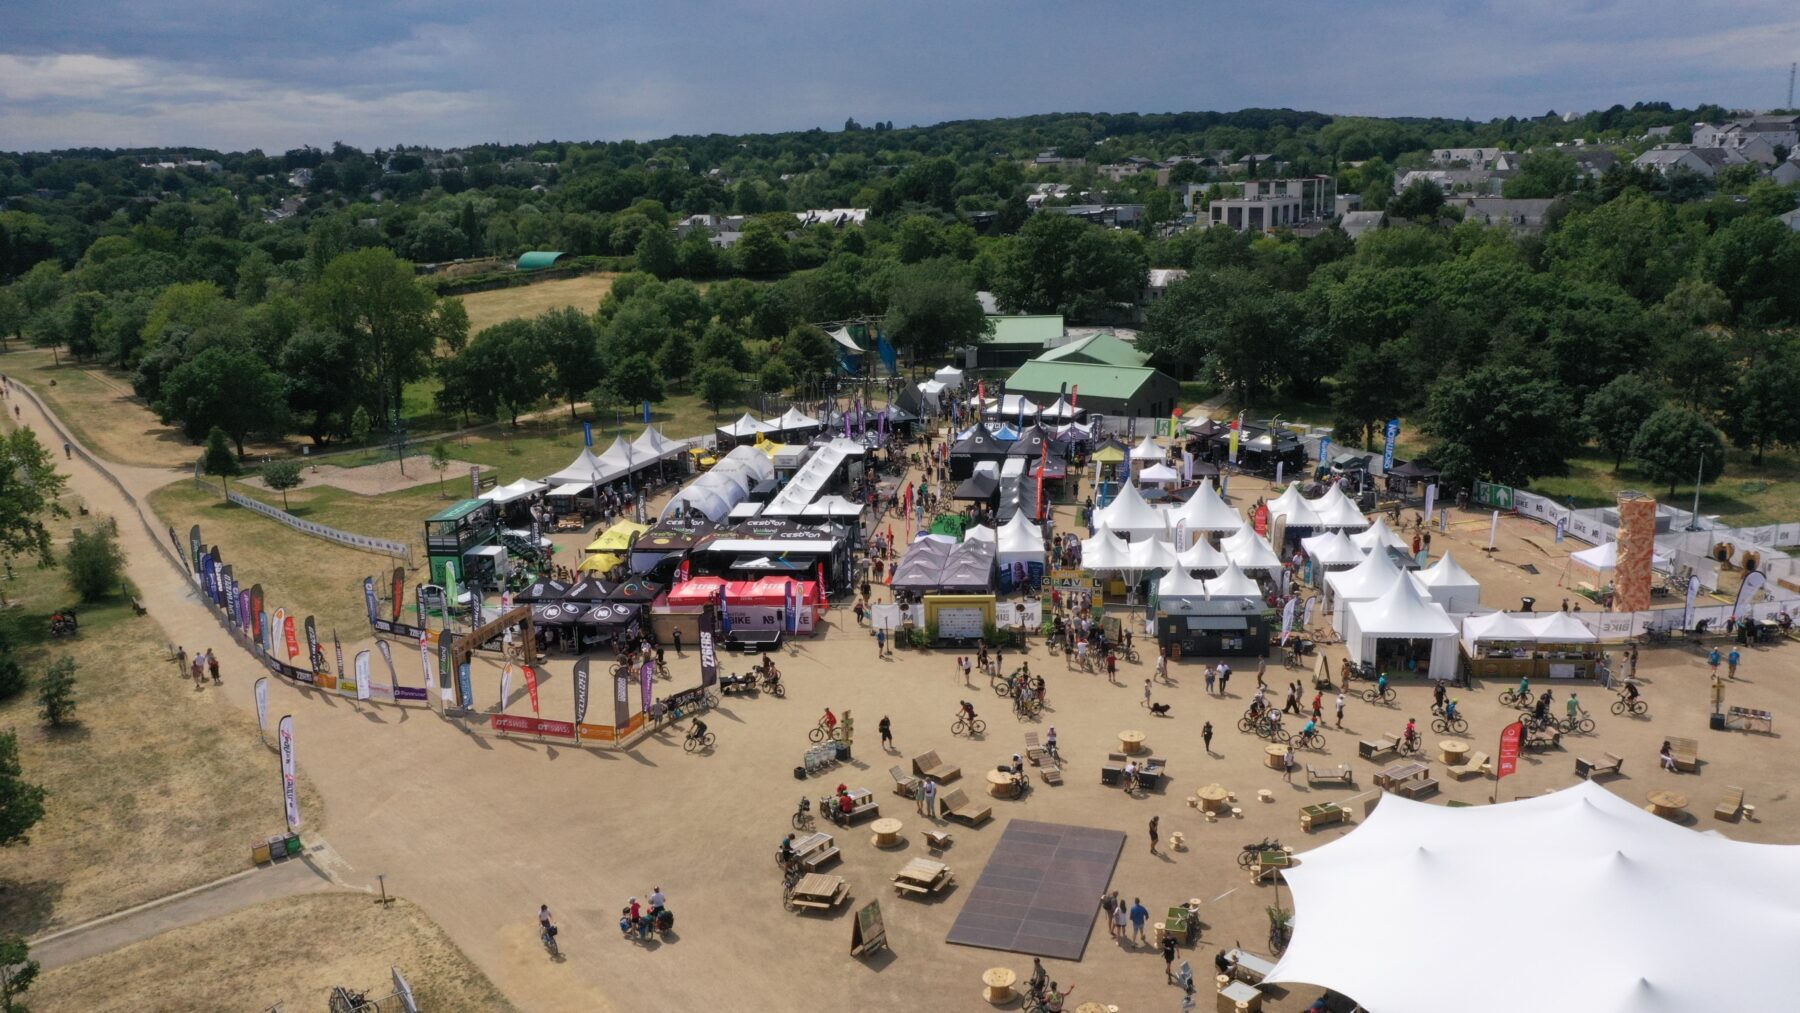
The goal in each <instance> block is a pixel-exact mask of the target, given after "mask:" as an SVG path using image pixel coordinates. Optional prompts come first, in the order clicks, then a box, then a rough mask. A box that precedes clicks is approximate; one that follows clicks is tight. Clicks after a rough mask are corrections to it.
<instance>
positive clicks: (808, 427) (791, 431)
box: [766, 407, 825, 443]
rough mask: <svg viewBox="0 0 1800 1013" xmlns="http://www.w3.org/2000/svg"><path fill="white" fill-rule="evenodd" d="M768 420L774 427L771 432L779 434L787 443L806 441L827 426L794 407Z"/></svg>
mask: <svg viewBox="0 0 1800 1013" xmlns="http://www.w3.org/2000/svg"><path fill="white" fill-rule="evenodd" d="M766 421H767V423H768V424H769V425H770V426H773V427H774V428H773V429H771V430H770V432H772V433H777V434H779V435H780V436H781V438H782V441H783V442H785V443H796V442H797V443H805V442H807V441H808V440H810V439H812V437H813V436H815V435H817V434H818V433H819V431H820V430H822V429H824V428H825V423H823V422H820V421H819V420H818V419H815V418H813V417H812V416H811V415H808V414H806V413H805V412H803V411H801V410H800V409H799V408H794V407H790V408H789V409H788V410H787V411H785V412H782V413H781V417H779V418H773V419H768V420H766Z"/></svg>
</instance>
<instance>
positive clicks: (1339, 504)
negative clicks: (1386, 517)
mask: <svg viewBox="0 0 1800 1013" xmlns="http://www.w3.org/2000/svg"><path fill="white" fill-rule="evenodd" d="M1308 502H1309V503H1310V504H1311V506H1312V509H1313V513H1315V514H1318V516H1319V524H1320V526H1322V527H1327V528H1336V529H1338V530H1340V531H1361V530H1363V529H1364V528H1366V527H1368V526H1369V519H1368V518H1367V517H1364V516H1363V513H1362V511H1361V510H1358V509H1357V508H1356V504H1355V503H1352V502H1350V497H1348V496H1346V495H1344V490H1343V489H1341V488H1339V487H1338V486H1337V485H1336V484H1333V485H1330V486H1328V487H1326V489H1325V494H1324V495H1323V496H1320V497H1319V498H1318V499H1315V500H1309V501H1308ZM1288 523H1289V524H1292V523H1294V522H1293V521H1291V520H1290V521H1289V522H1288Z"/></svg>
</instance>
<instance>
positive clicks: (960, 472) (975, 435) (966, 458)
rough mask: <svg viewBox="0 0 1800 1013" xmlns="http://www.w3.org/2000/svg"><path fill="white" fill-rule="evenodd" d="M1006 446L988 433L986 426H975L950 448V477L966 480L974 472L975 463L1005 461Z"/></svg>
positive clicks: (1002, 441)
mask: <svg viewBox="0 0 1800 1013" xmlns="http://www.w3.org/2000/svg"><path fill="white" fill-rule="evenodd" d="M1006 453H1007V444H1006V442H1005V441H1004V440H1000V439H997V438H995V436H994V434H993V433H990V432H988V430H987V427H986V426H982V425H977V426H975V428H974V430H973V431H971V432H970V433H969V435H967V436H965V437H963V438H962V439H960V440H957V441H956V443H955V444H954V445H953V446H951V448H950V477H951V478H957V479H962V478H968V477H969V476H970V475H972V474H974V472H975V463H976V462H977V461H1003V460H1005V459H1006Z"/></svg>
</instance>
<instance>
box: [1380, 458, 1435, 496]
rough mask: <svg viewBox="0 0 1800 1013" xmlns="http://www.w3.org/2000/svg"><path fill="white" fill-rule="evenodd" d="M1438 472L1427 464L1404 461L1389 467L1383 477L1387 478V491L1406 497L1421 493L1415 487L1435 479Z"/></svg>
mask: <svg viewBox="0 0 1800 1013" xmlns="http://www.w3.org/2000/svg"><path fill="white" fill-rule="evenodd" d="M1438 474H1439V472H1438V470H1437V469H1436V468H1433V467H1432V466H1431V465H1429V464H1423V463H1421V462H1419V461H1406V462H1404V463H1401V464H1397V465H1395V466H1394V467H1392V468H1389V469H1388V470H1387V472H1386V473H1385V474H1384V475H1383V478H1385V479H1386V480H1387V488H1388V492H1391V493H1393V494H1394V495H1396V496H1400V497H1402V498H1408V497H1412V496H1414V495H1423V493H1420V492H1418V491H1417V489H1416V487H1417V486H1420V485H1429V484H1431V483H1432V482H1435V481H1437V478H1438Z"/></svg>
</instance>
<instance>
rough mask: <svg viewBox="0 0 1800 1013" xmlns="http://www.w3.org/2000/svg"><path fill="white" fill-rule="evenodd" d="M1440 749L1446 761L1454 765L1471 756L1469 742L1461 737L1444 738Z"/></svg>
mask: <svg viewBox="0 0 1800 1013" xmlns="http://www.w3.org/2000/svg"><path fill="white" fill-rule="evenodd" d="M1438 750H1439V753H1440V755H1441V756H1442V757H1443V760H1444V762H1445V763H1447V764H1449V765H1450V766H1452V767H1454V766H1456V765H1457V764H1460V763H1462V762H1463V761H1464V760H1466V759H1468V758H1469V744H1468V743H1467V742H1464V741H1463V740H1461V739H1442V740H1439V742H1438Z"/></svg>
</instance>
